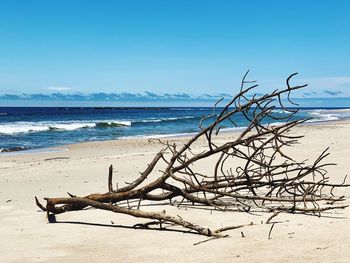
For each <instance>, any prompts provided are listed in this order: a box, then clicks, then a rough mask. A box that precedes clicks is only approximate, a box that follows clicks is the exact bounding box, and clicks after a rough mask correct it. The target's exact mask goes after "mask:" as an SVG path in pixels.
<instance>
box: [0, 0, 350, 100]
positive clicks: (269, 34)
mask: <svg viewBox="0 0 350 263" xmlns="http://www.w3.org/2000/svg"><path fill="white" fill-rule="evenodd" d="M349 10H350V1H346V0H344V1H342V0H335V1H330V0H328V1H322V0H318V1H311V0H309V1H305V0H303V1H300V0H294V1H273V0H266V1H260V0H255V1H254V0H250V1H239V0H237V1H233V0H231V1H224V0H216V1H214V0H212V1H206V0H198V1H197V0H186V1H185V0H177V1H170V0H162V1H161V0H158V1H156V0H147V1H141V0H140V1H136V0H130V1H118V0H114V1H111V0H104V1H98V0H59V1H58V0H22V1H19V0H0V106H1V105H7V106H8V105H12V104H13V105H17V104H21V101H25V104H26V105H33V106H35V105H39V104H40V105H42V101H52V100H54V101H57V100H58V99H57V96H59V100H60V102H59V103H62V102H66V103H67V105H68V104H69V103H71V101H72V100H73V99H72V96H73V95H74V96H80V97H79V98H80V100H82V101H85V102H86V101H100V102H101V101H104V102H105V103H107V104H108V103H112V104H113V103H114V99H115V98H116V95H117V96H119V97H122V95H121V94H124V95H125V94H129V95H128V96H134V98H135V101H137V100H148V101H149V100H151V101H152V95H150V94H155V95H156V96H155V95H153V101H156V100H157V96H160V97H162V96H163V97H162V98H163V99H164V97H166V98H167V100H173V101H174V100H181V101H188V99H189V98H192V99H195V100H198V99H201V98H202V99H203V98H205V100H206V99H208V98H210V96H214V97H215V96H218V95H220V94H235V93H236V92H237V91H238V89H239V84H240V80H241V78H242V76H243V75H244V73H245V72H246V71H247V70H250V74H249V78H250V79H252V80H257V81H258V82H259V84H260V87H259V90H258V91H257V92H259V93H265V92H268V91H269V90H273V89H276V88H283V87H284V85H285V79H286V78H287V77H288V75H289V74H291V73H294V72H299V75H298V76H297V77H296V78H295V83H297V84H301V83H308V84H309V87H307V88H306V89H304V90H302V91H301V92H299V93H296V94H295V96H296V97H298V98H305V99H307V100H310V99H312V98H315V99H319V98H331V100H334V99H335V98H341V101H342V103H343V104H344V101H345V102H346V101H347V100H346V99H345V98H350V16H349V14H348V13H349ZM101 93H102V94H105V95H103V96H102V95H101ZM52 94H56V95H52ZM57 94H58V95H57ZM98 94H100V95H101V96H100V97H98V96H97V95H98ZM111 94H112V95H113V96H112V95H111ZM164 94H165V95H164ZM11 96H12V97H11ZM55 96H56V97H55ZM176 96H177V97H176ZM181 96H182V97H181ZM185 97H186V98H187V99H185ZM120 100H123V99H120ZM130 101H131V100H130V98H129V100H126V102H125V103H126V104H127V103H131V102H130ZM348 101H349V102H348V103H349V106H350V99H349V100H348ZM185 103H186V102H185ZM117 104H118V103H117ZM345 104H346V103H345ZM84 105H85V104H84ZM113 105H114V104H113ZM131 106H132V105H131Z"/></svg>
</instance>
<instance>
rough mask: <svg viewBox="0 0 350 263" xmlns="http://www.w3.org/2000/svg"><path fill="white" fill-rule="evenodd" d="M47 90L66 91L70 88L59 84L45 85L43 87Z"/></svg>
mask: <svg viewBox="0 0 350 263" xmlns="http://www.w3.org/2000/svg"><path fill="white" fill-rule="evenodd" d="M45 89H47V90H54V91H67V90H72V88H70V87H60V86H53V87H47V88H45Z"/></svg>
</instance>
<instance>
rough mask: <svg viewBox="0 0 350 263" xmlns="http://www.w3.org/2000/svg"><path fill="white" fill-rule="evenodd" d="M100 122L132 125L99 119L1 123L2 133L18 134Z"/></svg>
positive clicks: (70, 128)
mask: <svg viewBox="0 0 350 263" xmlns="http://www.w3.org/2000/svg"><path fill="white" fill-rule="evenodd" d="M99 123H107V125H109V126H113V125H121V126H130V125H131V122H130V121H119V120H97V121H87V122H84V121H66V122H62V121H56V122H55V121H52V122H14V123H6V124H0V134H8V135H13V134H18V133H28V132H42V131H48V130H50V129H57V130H61V131H74V130H79V129H83V128H94V127H96V126H97V124H99Z"/></svg>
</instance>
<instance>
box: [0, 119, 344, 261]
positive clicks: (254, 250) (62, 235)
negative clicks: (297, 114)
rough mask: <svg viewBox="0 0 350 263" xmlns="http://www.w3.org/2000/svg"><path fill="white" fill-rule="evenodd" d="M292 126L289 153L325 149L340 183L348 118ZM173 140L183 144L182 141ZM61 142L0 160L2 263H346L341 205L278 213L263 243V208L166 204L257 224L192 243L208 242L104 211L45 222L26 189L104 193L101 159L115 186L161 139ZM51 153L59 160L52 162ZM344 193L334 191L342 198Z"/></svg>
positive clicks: (206, 217) (206, 221)
mask: <svg viewBox="0 0 350 263" xmlns="http://www.w3.org/2000/svg"><path fill="white" fill-rule="evenodd" d="M295 132H296V133H297V134H304V135H305V136H306V137H305V138H303V139H302V140H301V144H300V145H297V146H295V147H294V148H293V150H292V151H293V153H294V156H295V157H297V158H298V159H299V160H302V159H306V158H309V159H313V158H316V157H317V155H318V154H319V153H320V152H321V151H322V150H324V149H325V148H326V147H327V146H330V151H331V153H332V154H331V156H330V157H329V159H328V160H329V161H330V162H336V163H338V166H334V167H330V168H329V175H330V176H331V178H333V179H334V181H335V182H340V181H341V180H342V178H343V176H344V175H346V174H348V173H349V170H350V157H349V156H350V122H333V123H327V124H322V125H311V126H302V127H297V128H296V129H295ZM227 136H229V135H223V137H224V138H223V139H225V137H227ZM173 140H175V141H177V142H178V143H182V142H183V141H184V140H185V138H174V139H173ZM198 147H200V146H198ZM60 148H61V147H60ZM66 148H67V149H69V150H67V151H62V152H56V153H39V154H38V153H37V154H21V155H16V156H0V262H174V263H175V262H201V263H205V262H350V219H349V218H350V209H349V208H348V209H346V210H341V211H334V212H332V213H330V214H328V215H329V216H330V217H322V218H318V217H308V216H303V215H280V216H279V217H277V218H276V221H278V223H277V224H275V226H274V229H273V232H272V235H271V237H272V239H270V240H268V233H269V230H270V227H271V225H266V224H261V221H265V220H266V219H267V218H268V217H269V215H268V214H259V215H256V216H254V215H249V214H246V213H220V212H215V211H214V212H213V213H212V214H211V213H210V211H205V210H192V211H189V210H185V209H176V208H175V207H171V208H170V209H167V213H169V214H179V215H182V216H183V217H184V219H186V218H187V219H190V220H192V221H193V222H197V223H198V224H201V225H207V226H209V227H213V228H216V227H220V226H226V225H238V224H245V223H249V222H253V223H254V224H255V225H254V226H249V227H245V228H243V229H238V230H232V231H229V232H228V234H229V235H230V237H229V238H224V239H219V240H214V241H209V242H206V243H202V244H200V245H196V246H194V245H193V244H194V243H196V242H199V241H202V240H205V239H206V238H205V237H203V236H199V235H195V234H188V233H187V234H186V233H183V232H178V231H177V232H175V231H157V230H135V229H133V228H131V226H133V225H134V224H136V223H139V222H140V219H135V218H131V217H130V216H125V215H119V214H113V213H111V212H106V211H97V210H92V209H90V210H87V211H79V212H71V213H65V214H62V215H58V216H57V221H58V223H56V224H49V223H48V222H47V219H46V215H45V213H43V212H40V211H38V208H37V207H36V205H35V203H34V195H37V196H38V197H40V198H42V197H46V196H48V197H62V196H66V195H67V194H66V192H67V191H69V192H71V193H73V194H76V195H81V196H84V195H87V194H89V193H93V192H106V189H107V170H108V166H109V164H113V165H114V166H115V167H116V168H115V169H116V173H115V180H117V181H118V182H119V183H120V184H123V183H124V182H125V181H132V180H133V179H135V178H136V177H137V176H138V171H141V170H143V169H144V168H145V167H146V165H147V163H148V162H149V161H150V160H151V159H152V157H153V155H154V154H155V153H156V152H157V151H158V150H159V149H160V145H158V144H157V143H155V142H154V143H148V142H147V140H145V139H137V140H136V139H135V140H118V141H107V142H92V143H83V144H76V145H69V146H66ZM57 157H64V158H61V159H50V158H57ZM46 159H48V160H46ZM202 165H203V167H204V168H205V167H206V166H207V165H208V164H205V163H204V164H202ZM349 192H350V189H344V190H343V193H342V194H344V195H345V196H346V197H347V198H348V200H347V201H346V203H347V204H350V194H349ZM145 209H151V208H149V207H148V208H145ZM152 209H154V210H156V211H158V210H159V211H161V210H162V207H153V208H152ZM334 217H338V218H337V219H336V218H334ZM111 221H113V223H114V224H112V223H111ZM241 231H242V232H243V233H244V236H245V237H244V238H243V237H242V235H241Z"/></svg>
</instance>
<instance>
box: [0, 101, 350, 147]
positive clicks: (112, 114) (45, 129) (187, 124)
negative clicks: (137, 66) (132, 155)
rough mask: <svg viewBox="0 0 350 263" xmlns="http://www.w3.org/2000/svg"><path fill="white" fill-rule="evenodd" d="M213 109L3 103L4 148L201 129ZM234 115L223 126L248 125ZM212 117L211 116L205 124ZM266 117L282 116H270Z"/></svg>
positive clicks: (306, 113)
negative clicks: (14, 104) (13, 104)
mask: <svg viewBox="0 0 350 263" xmlns="http://www.w3.org/2000/svg"><path fill="white" fill-rule="evenodd" d="M218 110H219V109H218ZM212 111H213V110H212V108H206V107H171V108H165V107H162V108H114V107H113V108H108V107H104V108H102V107H101V108H100V107H91V108H86V107H84V108H65V107H0V150H1V151H0V152H2V153H4V152H10V151H20V150H29V149H41V148H46V147H50V146H59V145H66V144H71V143H79V142H87V141H102V140H114V139H120V138H133V137H162V136H172V135H184V134H190V133H195V132H197V131H199V126H198V124H199V122H200V120H201V118H202V117H203V116H206V115H208V114H211V113H212ZM274 114H275V115H276V116H278V117H283V116H286V114H287V113H286V112H285V111H283V110H281V109H276V110H275V111H274ZM309 117H312V118H313V119H312V120H311V121H310V122H322V121H331V120H338V119H342V118H349V117H350V113H349V111H341V110H337V109H334V108H322V109H316V108H303V109H301V110H300V112H299V113H298V114H296V115H295V116H294V118H295V119H301V118H309ZM234 121H235V122H236V124H237V127H232V125H231V124H230V123H224V124H223V128H226V129H229V128H231V129H239V128H242V127H245V126H246V125H247V122H246V121H245V119H244V118H243V116H237V117H236V118H235V119H234ZM209 122H210V119H208V120H207V121H206V122H204V125H207V124H208V123H209ZM267 122H277V121H276V120H271V119H270V120H268V119H267V120H266V123H267Z"/></svg>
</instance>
